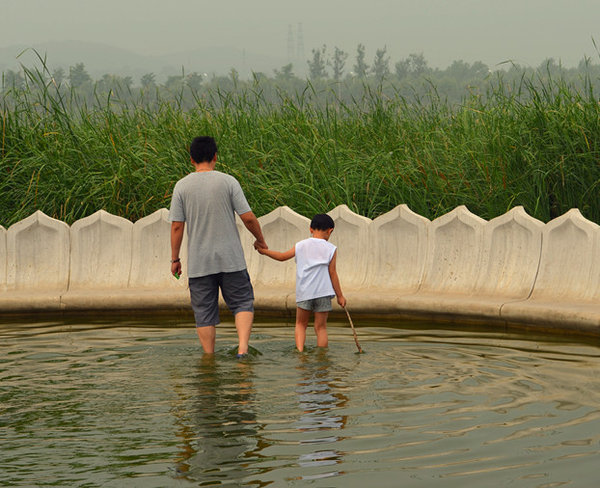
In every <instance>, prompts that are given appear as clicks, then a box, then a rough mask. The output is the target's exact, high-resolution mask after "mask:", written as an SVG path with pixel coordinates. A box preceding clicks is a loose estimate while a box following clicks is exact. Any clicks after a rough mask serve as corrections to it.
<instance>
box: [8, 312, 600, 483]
mask: <svg viewBox="0 0 600 488" xmlns="http://www.w3.org/2000/svg"><path fill="white" fill-rule="evenodd" d="M181 325H182V324H179V323H175V322H169V321H167V320H165V319H160V318H157V319H154V322H153V321H152V319H148V320H147V321H146V322H137V323H132V322H125V321H120V322H110V321H105V322H96V323H88V324H81V323H79V324H78V323H66V322H62V321H57V322H47V323H37V324H36V323H30V324H26V323H20V324H7V323H3V324H1V326H0V479H2V483H3V486H21V487H23V486H27V487H31V486H61V487H62V486H77V487H122V486H126V487H128V488H132V487H144V488H147V487H179V486H182V487H187V486H231V487H233V486H254V487H261V486H271V487H287V486H298V487H304V486H306V487H344V488H349V487H364V486H372V487H397V486H402V487H413V486H418V487H430V486H444V487H465V486H473V487H485V486H494V487H498V486H511V487H512V486H516V487H552V486H575V487H589V486H596V484H597V480H598V479H599V478H600V476H599V475H598V468H597V466H598V454H599V453H600V379H599V378H600V374H599V372H600V349H599V348H598V346H597V344H593V343H587V344H586V343H574V342H565V341H559V340H555V339H552V338H549V337H529V339H528V338H527V336H525V335H521V336H519V335H508V334H503V333H495V332H491V331H485V330H483V331H481V330H480V331H470V332H469V331H464V330H463V331H458V330H445V331H444V330H437V329H434V328H429V329H426V330H418V329H416V328H409V327H408V326H405V325H402V324H397V326H396V327H393V328H392V327H382V326H381V325H380V326H366V325H365V324H362V326H360V327H358V334H359V338H360V341H361V345H362V346H363V348H364V349H365V351H366V353H365V354H361V355H359V354H356V347H355V345H354V342H353V340H352V336H351V332H350V330H349V328H348V327H347V326H346V325H344V324H330V327H329V332H330V348H329V350H327V351H322V350H317V349H316V348H314V347H309V348H308V351H307V352H306V353H304V354H298V353H296V352H294V348H293V327H292V326H288V325H285V324H263V325H257V326H256V328H255V332H254V334H253V340H252V344H253V346H254V347H255V348H256V350H257V351H260V353H258V352H255V353H254V354H253V355H252V356H251V357H250V358H249V359H248V360H244V361H238V360H236V359H235V357H234V350H232V348H233V346H234V345H235V332H234V330H233V329H232V327H231V324H223V325H222V326H221V327H220V328H219V329H218V338H217V341H218V352H217V354H216V357H214V358H212V359H211V358H206V357H203V356H202V355H201V354H200V349H199V345H198V343H197V337H196V335H195V331H194V330H193V328H191V327H189V326H187V327H185V328H183V327H181ZM356 325H361V324H356ZM308 337H309V344H314V333H312V332H311V333H310V334H309V336H308Z"/></svg>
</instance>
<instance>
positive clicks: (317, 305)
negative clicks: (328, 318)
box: [296, 296, 333, 312]
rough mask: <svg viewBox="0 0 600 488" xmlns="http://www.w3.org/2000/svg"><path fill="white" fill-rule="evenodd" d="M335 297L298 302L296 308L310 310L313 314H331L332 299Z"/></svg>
mask: <svg viewBox="0 0 600 488" xmlns="http://www.w3.org/2000/svg"><path fill="white" fill-rule="evenodd" d="M332 298H333V297H332V296H330V297H319V298H311V299H310V300H303V301H301V302H296V306H297V307H298V308H301V309H302V310H310V311H311V312H331V310H332V307H331V299H332Z"/></svg>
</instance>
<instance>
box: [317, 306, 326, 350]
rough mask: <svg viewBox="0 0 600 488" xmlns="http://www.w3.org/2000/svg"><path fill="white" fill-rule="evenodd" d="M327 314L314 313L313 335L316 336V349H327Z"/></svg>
mask: <svg viewBox="0 0 600 488" xmlns="http://www.w3.org/2000/svg"><path fill="white" fill-rule="evenodd" d="M328 316H329V312H315V334H316V335H317V347H327V346H328V345H329V339H328V338H327V317H328Z"/></svg>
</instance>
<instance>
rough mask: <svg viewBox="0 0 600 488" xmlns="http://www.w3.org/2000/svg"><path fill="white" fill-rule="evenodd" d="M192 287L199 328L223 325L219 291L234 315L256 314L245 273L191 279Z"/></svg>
mask: <svg viewBox="0 0 600 488" xmlns="http://www.w3.org/2000/svg"><path fill="white" fill-rule="evenodd" d="M189 285H190V298H191V301H192V309H193V310H194V318H195V319H196V327H206V326H208V325H217V324H218V323H220V319H219V288H220V289H221V294H222V295H223V300H225V303H226V305H227V308H229V310H230V311H231V313H232V314H234V315H235V314H237V313H238V312H254V290H253V289H252V283H250V276H249V275H248V271H246V270H245V269H244V270H242V271H234V272H232V273H216V274H211V275H207V276H200V277H198V278H190V279H189Z"/></svg>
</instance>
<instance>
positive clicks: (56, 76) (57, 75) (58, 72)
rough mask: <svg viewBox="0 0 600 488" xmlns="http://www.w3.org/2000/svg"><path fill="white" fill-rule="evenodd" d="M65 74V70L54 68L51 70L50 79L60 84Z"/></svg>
mask: <svg viewBox="0 0 600 488" xmlns="http://www.w3.org/2000/svg"><path fill="white" fill-rule="evenodd" d="M65 76H66V75H65V70H64V69H62V68H56V69H55V70H54V71H53V72H52V79H53V80H54V83H56V84H57V85H60V84H61V83H62V82H63V81H65Z"/></svg>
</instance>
